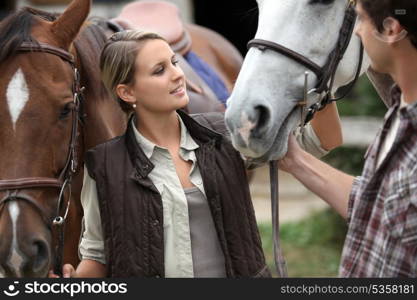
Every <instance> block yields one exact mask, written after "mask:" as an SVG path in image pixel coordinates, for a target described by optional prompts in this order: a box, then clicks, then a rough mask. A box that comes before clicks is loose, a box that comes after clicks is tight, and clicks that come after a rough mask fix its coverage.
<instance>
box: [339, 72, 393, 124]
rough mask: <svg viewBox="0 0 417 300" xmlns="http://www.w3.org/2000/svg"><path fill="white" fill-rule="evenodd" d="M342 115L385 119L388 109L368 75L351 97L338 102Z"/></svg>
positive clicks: (360, 81) (363, 77)
mask: <svg viewBox="0 0 417 300" xmlns="http://www.w3.org/2000/svg"><path fill="white" fill-rule="evenodd" d="M337 108H338V109H339V113H340V115H341V116H342V117H343V116H375V117H381V118H382V117H383V116H384V115H385V112H386V111H387V108H386V106H385V104H384V103H383V102H382V100H381V98H380V97H379V95H378V94H377V92H376V91H375V89H374V87H373V85H372V84H371V82H370V81H369V79H368V77H367V76H366V75H363V76H362V77H361V78H360V79H359V80H358V82H357V83H356V85H355V87H354V89H353V91H352V92H351V93H349V95H348V96H347V97H346V98H344V99H342V100H340V101H338V102H337Z"/></svg>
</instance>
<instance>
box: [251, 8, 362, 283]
mask: <svg viewBox="0 0 417 300" xmlns="http://www.w3.org/2000/svg"><path fill="white" fill-rule="evenodd" d="M355 5H356V0H349V3H348V6H347V8H346V11H345V17H344V19H343V24H342V27H341V29H340V33H339V39H338V41H337V43H336V46H335V48H334V49H333V50H332V51H331V53H330V54H329V57H328V59H327V62H326V64H325V65H324V66H323V67H320V66H319V65H317V64H316V63H315V62H313V61H312V60H310V59H309V58H307V57H305V56H304V55H301V54H299V53H297V52H295V51H293V50H291V49H289V48H287V47H284V46H283V45H280V44H277V43H274V42H272V41H268V40H263V39H253V40H251V41H249V43H248V48H251V47H254V48H257V49H259V50H261V51H265V50H272V51H274V52H277V53H279V54H281V55H284V56H286V57H288V58H290V59H292V60H294V61H295V62H297V63H298V64H300V65H303V66H304V67H306V68H307V69H308V70H310V71H312V72H313V73H314V74H315V75H316V76H317V84H316V87H315V88H314V89H312V90H310V91H309V90H308V72H306V74H305V82H304V95H303V96H304V99H303V100H301V101H299V102H298V103H297V106H301V121H300V127H301V129H303V128H304V126H305V124H307V123H308V122H309V121H311V119H312V118H313V116H314V114H315V113H316V112H317V111H320V110H322V109H323V108H324V107H325V106H326V105H327V104H329V103H331V102H333V101H337V100H340V99H342V98H344V97H345V96H346V95H347V94H348V93H349V92H350V90H351V89H352V88H353V86H354V85H355V83H356V81H357V80H358V78H359V75H360V71H361V68H362V60H363V51H364V49H363V45H362V43H361V44H360V54H359V55H360V57H359V63H358V66H357V70H356V73H355V77H354V80H353V81H352V82H350V83H349V84H348V86H347V87H346V91H345V92H344V94H343V95H341V96H340V97H337V98H336V97H333V96H332V95H331V91H332V88H333V84H334V79H335V75H336V71H337V68H338V66H339V63H340V61H341V60H342V58H343V55H344V54H345V52H346V49H347V47H348V45H349V43H350V40H351V37H352V34H353V30H354V27H355V22H356V12H355ZM312 93H316V94H318V95H319V98H318V99H319V100H318V101H317V102H316V103H314V104H313V105H312V106H310V107H307V105H308V101H307V100H308V99H307V98H308V96H309V95H310V94H312ZM269 170H270V181H271V209H272V235H273V243H274V260H275V266H276V269H277V274H278V276H279V277H287V267H286V263H285V259H284V256H283V254H282V250H281V246H280V238H279V205H278V203H279V201H278V195H279V192H278V163H277V161H271V162H270V165H269Z"/></svg>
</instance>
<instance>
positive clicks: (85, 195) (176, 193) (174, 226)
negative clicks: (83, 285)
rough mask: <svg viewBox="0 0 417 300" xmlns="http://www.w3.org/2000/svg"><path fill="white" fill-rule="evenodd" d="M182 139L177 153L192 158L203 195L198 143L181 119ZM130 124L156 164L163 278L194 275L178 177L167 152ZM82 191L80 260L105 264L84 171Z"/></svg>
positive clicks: (92, 186)
mask: <svg viewBox="0 0 417 300" xmlns="http://www.w3.org/2000/svg"><path fill="white" fill-rule="evenodd" d="M179 120H180V125H181V141H180V151H179V154H180V156H181V158H182V159H184V160H185V161H191V162H192V167H191V171H190V181H191V182H192V183H193V184H194V185H195V186H196V187H197V188H198V189H199V190H200V192H201V193H202V194H203V195H205V191H204V187H203V182H202V178H201V174H200V171H199V168H198V165H197V163H196V156H195V152H194V151H195V150H196V149H197V148H198V145H197V144H196V143H195V141H194V140H193V139H192V137H191V136H190V134H189V133H188V131H187V128H186V127H185V125H184V123H183V122H182V120H181V118H179ZM130 126H133V129H134V132H135V136H136V139H137V141H138V144H139V145H140V147H141V148H142V150H143V152H144V153H145V155H146V156H147V157H148V158H149V159H150V161H151V162H152V163H153V164H154V165H155V167H154V169H153V170H152V172H151V173H150V174H149V178H150V179H151V180H152V182H153V183H154V185H155V187H156V188H157V189H158V191H159V193H160V194H161V198H162V206H163V221H164V244H165V248H164V250H165V251H164V253H165V276H166V277H193V276H194V274H193V260H192V250H191V238H190V224H189V214H188V205H187V199H186V195H185V193H184V189H183V188H182V185H181V183H180V181H179V178H178V176H177V173H176V170H175V166H174V162H173V160H172V158H171V155H170V153H169V151H168V150H167V149H165V148H162V147H159V146H157V145H155V144H154V143H152V142H150V141H149V140H147V139H146V138H145V137H144V136H142V135H141V134H140V133H139V131H138V130H137V129H136V127H135V125H134V123H133V122H132V124H130ZM84 174H85V176H84V184H83V189H82V194H81V203H82V205H83V209H84V213H85V217H84V219H83V225H84V226H83V227H84V231H83V236H82V238H81V242H80V246H79V253H80V257H81V258H82V259H92V260H96V261H99V262H101V263H103V264H105V257H104V243H103V233H102V228H101V221H100V211H99V206H98V198H97V189H96V183H95V181H94V180H93V179H92V178H91V177H90V176H89V175H88V172H87V170H85V172H84Z"/></svg>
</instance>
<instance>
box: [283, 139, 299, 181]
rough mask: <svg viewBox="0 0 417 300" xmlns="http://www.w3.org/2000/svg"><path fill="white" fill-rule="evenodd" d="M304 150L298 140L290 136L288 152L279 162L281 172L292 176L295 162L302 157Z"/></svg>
mask: <svg viewBox="0 0 417 300" xmlns="http://www.w3.org/2000/svg"><path fill="white" fill-rule="evenodd" d="M302 152H303V150H302V149H301V147H300V145H298V143H297V140H296V139H295V137H294V135H292V134H290V136H289V138H288V151H287V153H286V154H285V156H284V157H283V158H282V159H281V160H280V161H279V162H278V167H279V169H280V170H282V171H285V172H287V173H290V174H292V173H293V169H294V167H295V166H294V165H295V161H296V159H297V157H299V155H301V154H302Z"/></svg>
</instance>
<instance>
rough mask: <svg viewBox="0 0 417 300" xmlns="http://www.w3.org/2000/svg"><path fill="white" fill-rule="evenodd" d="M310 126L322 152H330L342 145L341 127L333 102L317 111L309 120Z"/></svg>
mask: <svg viewBox="0 0 417 300" xmlns="http://www.w3.org/2000/svg"><path fill="white" fill-rule="evenodd" d="M311 126H312V127H313V129H314V132H315V133H316V135H317V137H318V138H319V140H320V145H321V147H322V148H323V149H324V150H326V151H330V150H332V149H334V148H336V147H338V146H340V145H342V144H343V134H342V125H341V123H340V118H339V112H338V111H337V106H336V103H335V102H332V103H330V104H329V105H327V106H326V107H325V108H324V109H323V110H321V111H318V112H317V113H316V115H315V116H314V118H313V119H312V120H311Z"/></svg>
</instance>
